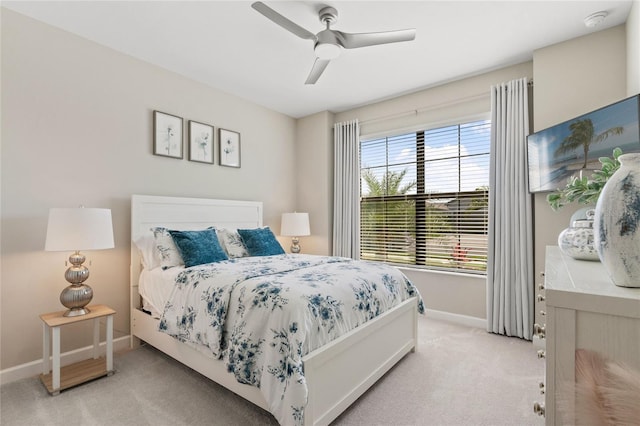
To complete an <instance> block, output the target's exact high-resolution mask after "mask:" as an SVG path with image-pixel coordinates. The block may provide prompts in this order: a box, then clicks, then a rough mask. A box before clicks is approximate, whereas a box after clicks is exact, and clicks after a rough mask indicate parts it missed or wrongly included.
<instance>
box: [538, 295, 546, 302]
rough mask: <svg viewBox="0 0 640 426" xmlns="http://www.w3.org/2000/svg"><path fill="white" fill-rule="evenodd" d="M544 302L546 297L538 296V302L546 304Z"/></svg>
mask: <svg viewBox="0 0 640 426" xmlns="http://www.w3.org/2000/svg"><path fill="white" fill-rule="evenodd" d="M544 301H545V298H544V296H543V295H541V294H538V302H544Z"/></svg>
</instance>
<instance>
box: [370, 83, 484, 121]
mask: <svg viewBox="0 0 640 426" xmlns="http://www.w3.org/2000/svg"><path fill="white" fill-rule="evenodd" d="M489 95H490V93H489V92H488V91H487V92H486V93H478V94H475V95H470V96H465V97H464V98H460V99H456V100H453V101H447V102H441V103H439V104H435V105H429V106H428V107H422V108H416V109H412V110H409V111H403V112H398V113H395V114H389V115H382V116H379V117H375V118H370V119H368V120H362V121H360V125H362V124H365V123H375V122H377V121H386V120H391V119H394V118H400V117H406V116H408V115H418V114H420V113H422V112H427V111H430V110H434V109H438V108H442V107H447V106H452V105H456V104H460V103H463V102H469V101H475V100H477V99H482V98H488V97H489Z"/></svg>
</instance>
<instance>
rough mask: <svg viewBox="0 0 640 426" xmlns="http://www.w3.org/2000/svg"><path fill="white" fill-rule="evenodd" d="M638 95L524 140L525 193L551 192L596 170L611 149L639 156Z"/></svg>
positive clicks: (639, 99)
mask: <svg viewBox="0 0 640 426" xmlns="http://www.w3.org/2000/svg"><path fill="white" fill-rule="evenodd" d="M639 104H640V95H636V96H632V97H630V98H627V99H623V100H621V101H619V102H616V103H614V104H611V105H607V106H605V107H602V108H600V109H597V110H595V111H592V112H589V113H587V114H584V115H581V116H580V117H576V118H574V119H572V120H568V121H565V122H564V123H560V124H557V125H555V126H552V127H549V128H548V129H544V130H541V131H539V132H536V133H532V134H530V135H529V136H527V154H528V163H529V192H532V193H533V192H546V191H555V190H556V189H559V188H563V187H564V186H565V185H566V183H567V180H568V179H569V178H570V177H571V176H573V175H578V174H580V173H589V174H590V173H591V171H592V170H596V169H600V162H599V161H598V158H600V157H611V154H612V151H613V149H614V148H616V147H619V148H620V149H622V152H623V153H629V152H640V126H639V125H638V123H639V122H640V105H639Z"/></svg>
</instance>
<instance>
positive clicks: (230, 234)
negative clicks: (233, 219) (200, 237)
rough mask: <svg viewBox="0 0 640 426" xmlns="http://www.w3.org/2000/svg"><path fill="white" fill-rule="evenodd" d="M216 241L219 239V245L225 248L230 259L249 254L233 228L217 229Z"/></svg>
mask: <svg viewBox="0 0 640 426" xmlns="http://www.w3.org/2000/svg"><path fill="white" fill-rule="evenodd" d="M218 241H220V245H221V246H222V247H223V248H224V249H225V251H226V252H227V256H229V258H230V259H234V258H236V257H246V256H249V252H248V251H247V248H246V247H245V246H244V243H243V242H242V238H240V234H238V232H237V231H235V230H233V231H232V230H229V229H218Z"/></svg>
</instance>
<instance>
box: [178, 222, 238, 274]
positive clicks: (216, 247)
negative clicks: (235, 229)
mask: <svg viewBox="0 0 640 426" xmlns="http://www.w3.org/2000/svg"><path fill="white" fill-rule="evenodd" d="M169 234H171V237H173V241H174V242H175V243H176V246H177V247H178V251H179V252H180V255H181V256H182V259H183V260H184V266H186V267H187V268H189V267H191V266H196V265H202V264H205V263H211V262H220V261H221V260H227V259H228V257H227V254H226V253H225V252H224V250H223V249H222V247H220V243H219V242H218V236H217V235H216V230H215V229H211V228H209V229H204V230H202V231H169Z"/></svg>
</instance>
